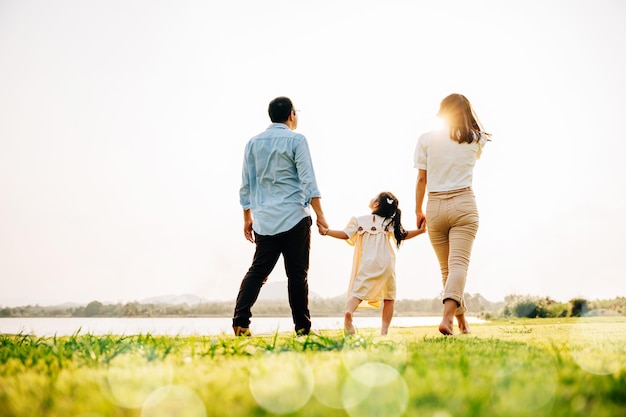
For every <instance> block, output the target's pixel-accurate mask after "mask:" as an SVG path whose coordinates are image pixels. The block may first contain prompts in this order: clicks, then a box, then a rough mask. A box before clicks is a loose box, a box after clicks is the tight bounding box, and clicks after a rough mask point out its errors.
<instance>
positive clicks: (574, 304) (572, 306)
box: [568, 298, 589, 317]
mask: <svg viewBox="0 0 626 417" xmlns="http://www.w3.org/2000/svg"><path fill="white" fill-rule="evenodd" d="M587 311H589V306H588V302H587V300H585V299H584V298H574V299H571V300H569V312H568V316H569V317H581V316H584V315H585V313H587Z"/></svg>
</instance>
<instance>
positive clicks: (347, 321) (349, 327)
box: [343, 311, 356, 334]
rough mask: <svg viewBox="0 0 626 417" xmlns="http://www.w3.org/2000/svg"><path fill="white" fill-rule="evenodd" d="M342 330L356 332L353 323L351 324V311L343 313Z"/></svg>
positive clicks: (349, 332)
mask: <svg viewBox="0 0 626 417" xmlns="http://www.w3.org/2000/svg"><path fill="white" fill-rule="evenodd" d="M343 331H344V332H345V333H346V334H355V333H356V329H355V328H354V325H353V324H352V312H351V311H346V312H345V314H344V315H343Z"/></svg>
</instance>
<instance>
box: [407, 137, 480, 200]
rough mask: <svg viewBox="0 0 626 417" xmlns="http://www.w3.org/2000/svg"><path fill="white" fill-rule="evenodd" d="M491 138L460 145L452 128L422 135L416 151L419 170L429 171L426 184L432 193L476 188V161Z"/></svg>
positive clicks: (416, 164) (416, 162)
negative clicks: (450, 131)
mask: <svg viewBox="0 0 626 417" xmlns="http://www.w3.org/2000/svg"><path fill="white" fill-rule="evenodd" d="M485 143H487V136H486V135H484V134H483V135H481V136H480V139H479V140H478V141H476V142H473V143H458V142H457V141H455V140H452V139H450V133H449V130H448V127H444V128H443V129H441V130H432V131H430V132H426V133H424V134H422V135H421V136H420V137H419V139H418V140H417V146H416V147H415V157H414V159H415V164H414V167H415V168H417V169H423V170H425V171H426V183H427V187H428V190H429V191H431V192H441V191H453V190H459V189H461V188H466V187H471V186H472V174H473V171H474V165H475V164H476V160H477V159H479V158H480V154H481V153H482V149H483V146H485Z"/></svg>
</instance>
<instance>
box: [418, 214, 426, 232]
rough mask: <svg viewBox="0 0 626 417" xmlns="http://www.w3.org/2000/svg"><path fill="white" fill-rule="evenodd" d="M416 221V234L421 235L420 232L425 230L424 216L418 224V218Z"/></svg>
mask: <svg viewBox="0 0 626 417" xmlns="http://www.w3.org/2000/svg"><path fill="white" fill-rule="evenodd" d="M417 223H418V227H417V234H419V235H421V234H422V233H424V232H425V231H426V218H424V219H423V221H422V224H421V225H419V220H418V221H417Z"/></svg>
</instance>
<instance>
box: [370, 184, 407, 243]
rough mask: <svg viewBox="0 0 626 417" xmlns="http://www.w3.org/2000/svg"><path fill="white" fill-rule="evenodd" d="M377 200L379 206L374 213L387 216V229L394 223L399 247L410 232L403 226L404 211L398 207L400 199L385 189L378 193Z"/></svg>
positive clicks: (394, 233)
mask: <svg viewBox="0 0 626 417" xmlns="http://www.w3.org/2000/svg"><path fill="white" fill-rule="evenodd" d="M376 201H378V208H377V209H376V211H374V212H372V214H378V215H379V216H381V217H384V218H385V221H383V225H384V226H385V229H386V228H387V226H389V225H390V224H393V236H394V237H395V239H396V245H397V246H398V248H399V247H400V244H401V243H402V241H403V240H404V238H405V237H406V235H407V234H408V232H407V231H406V230H404V227H402V211H401V210H400V208H399V207H398V199H397V198H396V196H395V195H393V194H392V193H390V192H389V191H384V192H382V193H380V194H378V197H376ZM385 222H386V223H387V224H385Z"/></svg>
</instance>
